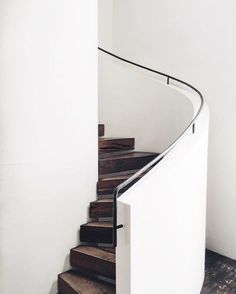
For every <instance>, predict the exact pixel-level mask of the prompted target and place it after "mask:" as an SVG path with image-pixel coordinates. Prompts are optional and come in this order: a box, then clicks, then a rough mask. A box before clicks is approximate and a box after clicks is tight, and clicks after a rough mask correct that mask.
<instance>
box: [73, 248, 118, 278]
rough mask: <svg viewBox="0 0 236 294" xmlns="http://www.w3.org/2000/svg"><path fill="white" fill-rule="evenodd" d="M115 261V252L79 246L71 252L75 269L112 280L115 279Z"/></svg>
mask: <svg viewBox="0 0 236 294" xmlns="http://www.w3.org/2000/svg"><path fill="white" fill-rule="evenodd" d="M115 259H116V256H115V253H114V252H110V251H109V250H106V249H103V248H98V247H92V246H78V247H76V248H73V249H71V252H70V262H71V265H72V266H73V267H76V268H78V269H79V270H82V271H85V272H90V273H93V274H97V275H101V276H104V277H107V278H110V279H115V270H116V265H115V262H116V260H115Z"/></svg>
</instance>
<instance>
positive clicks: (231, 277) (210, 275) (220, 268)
mask: <svg viewBox="0 0 236 294" xmlns="http://www.w3.org/2000/svg"><path fill="white" fill-rule="evenodd" d="M218 293H219V294H236V261H235V260H232V259H229V258H226V257H224V256H221V255H219V254H216V253H214V252H211V251H207V252H206V275H205V281H204V285H203V288H202V292H201V294H218Z"/></svg>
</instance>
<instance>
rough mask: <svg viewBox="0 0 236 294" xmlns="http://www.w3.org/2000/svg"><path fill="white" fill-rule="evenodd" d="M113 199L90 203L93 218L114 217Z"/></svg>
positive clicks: (90, 212)
mask: <svg viewBox="0 0 236 294" xmlns="http://www.w3.org/2000/svg"><path fill="white" fill-rule="evenodd" d="M112 207H113V200H112V199H100V200H97V201H93V202H91V203H90V208H89V214H90V217H91V218H105V217H112Z"/></svg>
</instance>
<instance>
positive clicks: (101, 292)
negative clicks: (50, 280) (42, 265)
mask: <svg viewBox="0 0 236 294" xmlns="http://www.w3.org/2000/svg"><path fill="white" fill-rule="evenodd" d="M58 291H59V293H60V294H115V292H116V291H115V286H113V285H110V284H107V283H105V282H101V281H95V280H92V279H90V278H86V277H84V276H82V275H81V274H79V273H77V272H76V271H73V270H70V271H67V272H64V273H62V274H60V275H59V276H58Z"/></svg>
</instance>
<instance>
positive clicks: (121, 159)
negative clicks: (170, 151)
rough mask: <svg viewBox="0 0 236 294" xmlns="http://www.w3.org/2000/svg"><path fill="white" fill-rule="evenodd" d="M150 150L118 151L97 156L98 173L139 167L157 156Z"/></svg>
mask: <svg viewBox="0 0 236 294" xmlns="http://www.w3.org/2000/svg"><path fill="white" fill-rule="evenodd" d="M157 155H158V154H157V153H150V152H137V151H133V152H125V151H123V152H118V154H117V153H116V154H114V153H109V154H105V155H103V154H102V155H100V156H99V162H98V165H99V175H102V174H108V173H115V172H121V171H127V170H134V169H140V168H142V167H143V166H145V165H146V164H147V163H149V162H150V161H152V160H153V159H154V158H156V157H157Z"/></svg>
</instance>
